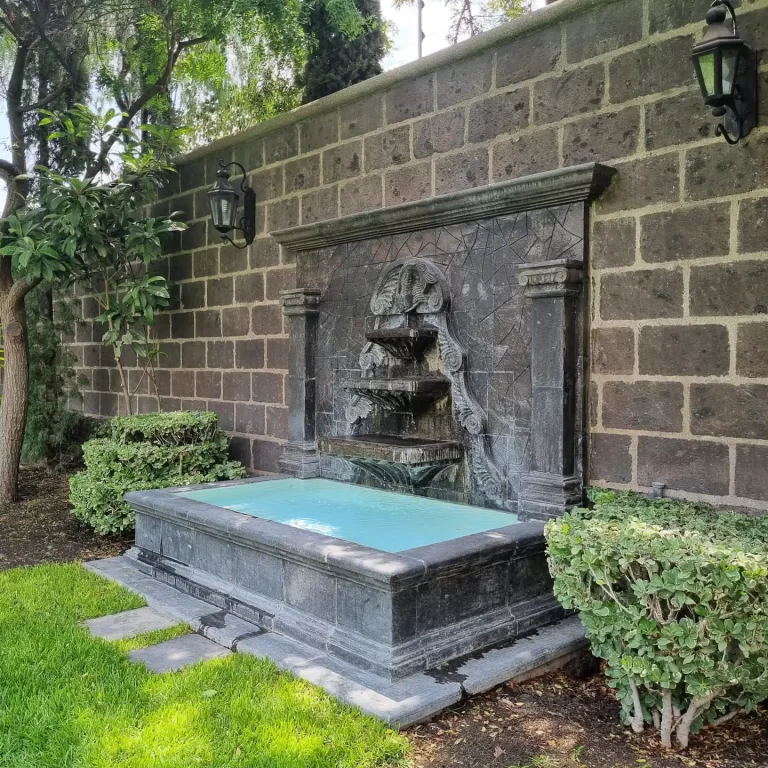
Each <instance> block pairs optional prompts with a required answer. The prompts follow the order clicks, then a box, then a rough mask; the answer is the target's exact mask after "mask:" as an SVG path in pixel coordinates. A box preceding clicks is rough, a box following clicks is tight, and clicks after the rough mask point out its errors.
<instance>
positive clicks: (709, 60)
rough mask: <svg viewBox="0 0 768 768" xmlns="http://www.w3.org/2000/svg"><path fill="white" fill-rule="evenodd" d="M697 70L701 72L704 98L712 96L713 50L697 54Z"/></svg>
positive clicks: (713, 76) (713, 90)
mask: <svg viewBox="0 0 768 768" xmlns="http://www.w3.org/2000/svg"><path fill="white" fill-rule="evenodd" d="M698 62H699V71H700V72H701V83H702V85H703V87H704V91H705V93H704V96H705V98H707V97H709V96H713V95H714V93H715V52H714V51H710V52H709V53H703V54H702V55H701V56H699V59H698Z"/></svg>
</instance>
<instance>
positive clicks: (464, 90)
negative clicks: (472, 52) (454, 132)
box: [435, 53, 493, 109]
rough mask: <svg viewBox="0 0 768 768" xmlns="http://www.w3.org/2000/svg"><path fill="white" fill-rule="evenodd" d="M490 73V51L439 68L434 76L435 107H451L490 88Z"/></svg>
mask: <svg viewBox="0 0 768 768" xmlns="http://www.w3.org/2000/svg"><path fill="white" fill-rule="evenodd" d="M492 75H493V54H492V53H484V54H482V55H480V56H475V57H473V58H471V59H464V60H463V61H460V62H458V63H457V64H454V65H453V66H450V67H446V68H445V69H439V70H438V71H437V74H436V76H435V77H436V80H437V108H438V109H445V108H446V107H452V106H453V105H454V104H458V103H459V102H462V101H467V100H468V99H471V98H474V97H475V96H480V94H482V93H485V92H486V91H488V90H490V87H491V79H492Z"/></svg>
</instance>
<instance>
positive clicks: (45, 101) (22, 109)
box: [18, 83, 69, 114]
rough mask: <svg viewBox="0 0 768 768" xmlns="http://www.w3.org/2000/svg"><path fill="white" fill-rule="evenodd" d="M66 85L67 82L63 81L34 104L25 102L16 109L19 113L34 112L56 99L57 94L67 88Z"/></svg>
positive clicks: (60, 93)
mask: <svg viewBox="0 0 768 768" xmlns="http://www.w3.org/2000/svg"><path fill="white" fill-rule="evenodd" d="M68 87H69V83H63V84H62V85H60V86H59V87H58V88H56V89H55V90H53V91H51V92H50V93H49V94H48V95H47V96H45V97H44V98H42V99H40V101H36V102H35V103H34V104H27V105H25V106H23V107H20V108H19V110H18V111H19V113H20V114H25V113H27V112H35V111H37V110H38V109H42V108H43V107H44V106H46V105H47V104H50V103H51V102H52V101H55V100H56V99H58V98H59V96H61V95H62V94H63V93H64V92H65V91H66V90H67V88H68Z"/></svg>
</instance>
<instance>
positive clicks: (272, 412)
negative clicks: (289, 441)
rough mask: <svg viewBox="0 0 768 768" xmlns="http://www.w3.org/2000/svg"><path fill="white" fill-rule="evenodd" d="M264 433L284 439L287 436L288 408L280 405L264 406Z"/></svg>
mask: <svg viewBox="0 0 768 768" xmlns="http://www.w3.org/2000/svg"><path fill="white" fill-rule="evenodd" d="M266 415H267V429H266V433H267V434H268V435H271V436H272V437H277V438H279V439H282V440H285V438H286V437H288V409H287V408H283V407H282V406H274V405H268V406H267V407H266Z"/></svg>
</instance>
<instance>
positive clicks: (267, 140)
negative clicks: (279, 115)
mask: <svg viewBox="0 0 768 768" xmlns="http://www.w3.org/2000/svg"><path fill="white" fill-rule="evenodd" d="M298 152H299V129H298V127H297V126H296V125H286V126H285V127H284V128H278V129H277V130H276V131H273V132H272V133H270V134H269V135H268V136H265V137H264V162H265V163H266V164H267V165H269V164H270V163H279V162H280V161H281V160H287V159H288V158H289V157H293V156H294V155H296V154H298Z"/></svg>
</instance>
